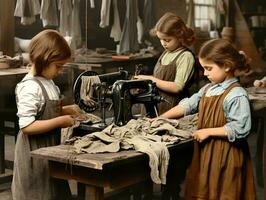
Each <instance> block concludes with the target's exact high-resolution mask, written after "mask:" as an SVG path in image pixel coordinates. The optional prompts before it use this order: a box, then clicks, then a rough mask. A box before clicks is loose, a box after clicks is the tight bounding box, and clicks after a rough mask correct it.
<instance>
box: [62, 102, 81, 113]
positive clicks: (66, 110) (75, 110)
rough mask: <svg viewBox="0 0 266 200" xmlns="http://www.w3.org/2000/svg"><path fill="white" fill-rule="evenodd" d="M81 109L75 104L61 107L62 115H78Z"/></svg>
mask: <svg viewBox="0 0 266 200" xmlns="http://www.w3.org/2000/svg"><path fill="white" fill-rule="evenodd" d="M82 113H83V111H82V110H81V109H80V107H79V106H78V105H77V104H71V105H66V106H63V107H62V115H80V114H82Z"/></svg>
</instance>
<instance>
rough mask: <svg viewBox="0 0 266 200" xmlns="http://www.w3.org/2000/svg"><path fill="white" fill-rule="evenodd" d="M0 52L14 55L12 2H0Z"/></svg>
mask: <svg viewBox="0 0 266 200" xmlns="http://www.w3.org/2000/svg"><path fill="white" fill-rule="evenodd" d="M0 51H3V53H4V54H5V55H9V56H12V55H13V53H14V0H0Z"/></svg>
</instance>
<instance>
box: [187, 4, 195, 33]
mask: <svg viewBox="0 0 266 200" xmlns="http://www.w3.org/2000/svg"><path fill="white" fill-rule="evenodd" d="M194 7H195V6H194V1H193V0H189V3H188V11H187V12H188V15H187V26H188V27H189V28H192V29H194V28H195V12H194Z"/></svg>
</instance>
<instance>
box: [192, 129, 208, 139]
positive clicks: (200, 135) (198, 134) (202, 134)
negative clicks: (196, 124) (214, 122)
mask: <svg viewBox="0 0 266 200" xmlns="http://www.w3.org/2000/svg"><path fill="white" fill-rule="evenodd" d="M209 136H210V135H209V132H208V130H207V129H200V130H196V131H195V132H194V133H192V138H193V139H194V140H197V141H198V142H203V141H204V140H205V139H207V138H208V137H209Z"/></svg>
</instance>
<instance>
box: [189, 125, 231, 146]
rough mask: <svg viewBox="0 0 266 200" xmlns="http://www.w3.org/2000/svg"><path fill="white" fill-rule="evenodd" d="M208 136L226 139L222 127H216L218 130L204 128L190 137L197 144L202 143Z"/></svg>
mask: <svg viewBox="0 0 266 200" xmlns="http://www.w3.org/2000/svg"><path fill="white" fill-rule="evenodd" d="M210 136H214V137H227V133H226V131H225V128H224V127H218V128H204V129H200V130H196V131H195V132H194V133H193V134H192V137H193V138H194V139H195V140H197V141H198V142H202V141H204V140H205V139H207V138H208V137H210Z"/></svg>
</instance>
